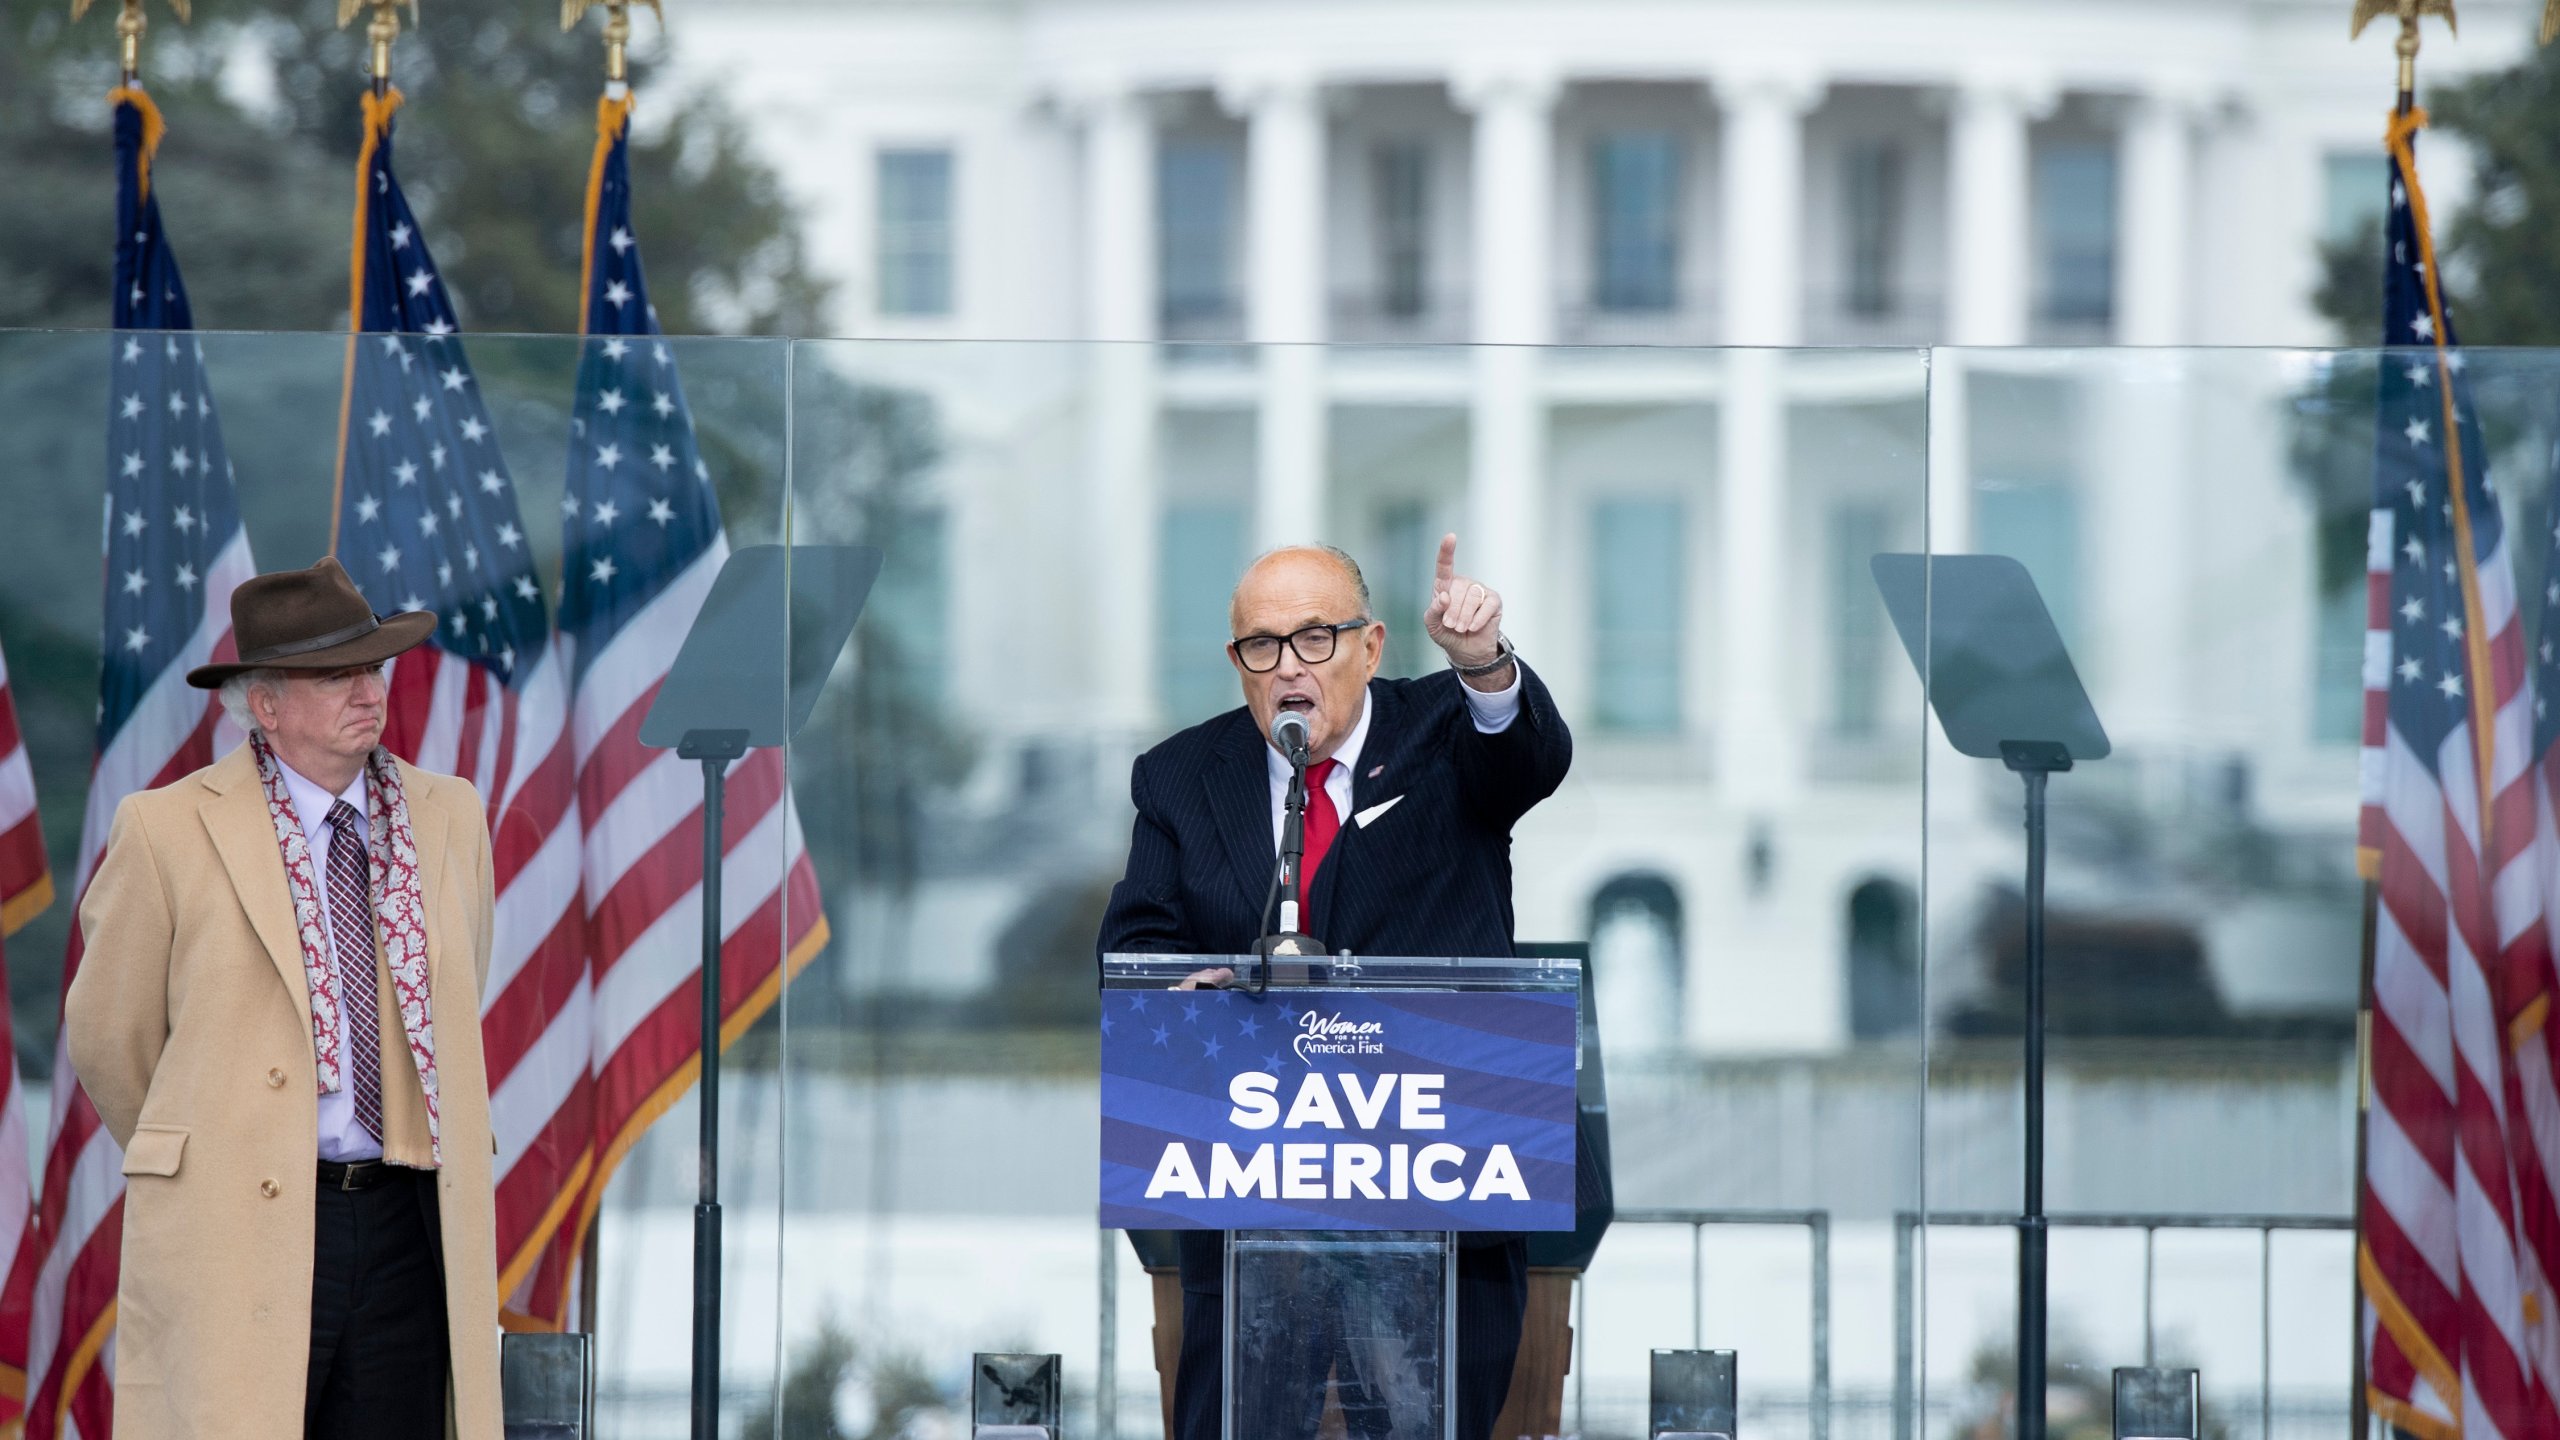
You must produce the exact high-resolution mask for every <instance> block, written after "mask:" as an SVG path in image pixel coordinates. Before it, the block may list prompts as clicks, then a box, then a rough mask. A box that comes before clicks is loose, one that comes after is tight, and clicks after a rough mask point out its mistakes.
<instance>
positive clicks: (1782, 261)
mask: <svg viewBox="0 0 2560 1440" xmlns="http://www.w3.org/2000/svg"><path fill="white" fill-rule="evenodd" d="M1823 89H1824V87H1823V85H1822V83H1821V82H1820V81H1818V80H1815V79H1813V78H1811V77H1809V76H1805V75H1797V74H1785V73H1758V74H1747V75H1741V76H1737V77H1734V78H1732V79H1729V80H1719V81H1717V82H1716V86H1715V93H1716V97H1717V99H1718V100H1720V101H1721V102H1722V104H1723V107H1724V165H1723V167H1722V168H1723V172H1724V173H1723V180H1724V184H1723V193H1722V195H1721V197H1720V199H1721V202H1722V203H1721V205H1720V206H1719V208H1720V209H1721V210H1722V212H1723V217H1724V273H1725V274H1726V275H1727V276H1729V277H1732V281H1731V283H1730V284H1729V285H1728V286H1727V288H1726V289H1725V292H1724V295H1723V305H1724V340H1725V343H1726V344H1728V345H1768V346H1785V345H1795V344H1799V343H1801V342H1802V339H1803V335H1804V272H1803V266H1802V260H1801V256H1802V254H1803V251H1804V117H1805V113H1806V112H1807V111H1809V110H1811V109H1812V108H1813V107H1814V106H1815V105H1817V104H1819V103H1820V102H1821V100H1822V94H1823Z"/></svg>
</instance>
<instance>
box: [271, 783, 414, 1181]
mask: <svg viewBox="0 0 2560 1440" xmlns="http://www.w3.org/2000/svg"><path fill="white" fill-rule="evenodd" d="M249 748H250V750H251V752H252V753H254V754H255V755H256V756H257V759H258V784H259V785H260V786H261V787H262V788H264V789H265V791H266V793H267V818H268V819H270V820H272V821H274V822H275V827H276V844H277V846H278V847H279V848H281V849H282V850H283V851H284V873H285V879H286V880H287V881H288V882H289V883H290V884H291V886H292V888H293V927H294V930H295V932H296V933H297V934H299V935H300V936H301V937H302V978H303V981H304V982H305V984H306V985H307V986H308V988H309V989H310V992H311V1055H312V1058H313V1059H314V1060H315V1061H316V1062H317V1063H318V1069H319V1072H320V1091H321V1093H322V1094H328V1093H330V1092H332V1091H334V1090H336V1089H338V1088H339V1086H340V1085H341V1084H343V1083H344V1073H345V1072H344V1070H343V1069H342V1068H341V1063H340V1061H341V1057H340V1056H339V1054H338V1032H339V1029H340V1027H339V1024H338V974H337V968H336V967H335V966H333V965H331V964H330V963H329V941H328V928H327V926H326V925H325V924H324V923H323V922H322V919H321V913H320V887H319V884H318V882H317V880H316V879H315V877H314V873H313V869H312V863H311V844H310V841H309V839H308V838H307V837H306V836H305V835H304V834H303V831H302V821H301V819H300V818H299V817H298V816H297V815H296V814H295V813H294V809H293V800H292V797H291V796H289V795H288V794H287V793H286V792H285V787H284V767H283V766H281V765H280V764H278V763H277V761H276V755H275V751H274V750H273V749H272V748H270V747H269V746H268V744H267V741H266V737H265V736H263V735H251V736H250V737H249ZM365 773H366V777H367V779H368V780H369V782H370V783H369V784H367V785H366V786H365V797H366V804H365V808H366V809H367V810H368V811H369V812H370V819H371V820H372V827H371V828H372V830H373V838H372V841H371V843H370V844H369V845H367V846H366V849H367V850H368V851H370V852H371V855H372V859H373V885H372V895H373V915H374V923H375V926H376V927H377V930H378V932H379V934H380V935H381V938H382V950H383V955H384V957H385V958H386V959H387V960H389V962H390V964H391V987H392V993H393V995H394V996H395V998H397V999H398V1000H399V1002H400V1026H401V1028H402V1029H403V1030H405V1031H407V1032H408V1035H409V1057H410V1058H411V1059H412V1060H414V1061H416V1062H417V1066H418V1082H419V1086H420V1088H421V1089H423V1090H424V1091H425V1092H426V1097H427V1141H428V1144H429V1146H430V1147H431V1151H432V1154H433V1155H434V1157H435V1163H437V1164H439V1165H441V1164H443V1163H444V1131H443V1128H442V1126H441V1125H440V1124H439V1123H438V1115H437V1103H436V1021H435V1007H434V1003H433V997H432V996H431V995H430V994H429V993H428V988H427V904H426V893H425V890H424V887H422V886H421V885H420V884H419V882H418V842H417V839H416V837H415V836H413V835H412V834H411V833H410V831H409V797H408V795H407V794H406V793H405V792H404V791H402V790H401V788H400V767H399V765H398V764H397V763H396V762H394V761H393V760H392V758H391V752H390V751H388V750H384V749H382V748H380V747H379V746H377V747H375V749H374V752H373V754H372V755H371V756H370V757H369V758H368V759H367V760H366V761H365Z"/></svg>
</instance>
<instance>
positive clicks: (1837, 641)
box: [1828, 505, 1886, 738]
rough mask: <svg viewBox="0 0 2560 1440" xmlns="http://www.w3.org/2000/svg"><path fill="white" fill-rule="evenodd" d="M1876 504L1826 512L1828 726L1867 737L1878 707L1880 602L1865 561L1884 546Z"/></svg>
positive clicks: (1883, 530) (1881, 517) (1881, 669)
mask: <svg viewBox="0 0 2560 1440" xmlns="http://www.w3.org/2000/svg"><path fill="white" fill-rule="evenodd" d="M1885 534H1886V519H1885V512H1884V507H1883V506H1881V505H1843V506H1841V507H1840V508H1839V509H1837V510H1834V511H1832V512H1831V555H1830V565H1829V566H1828V569H1829V570H1830V581H1831V584H1830V591H1831V729H1832V731H1833V733H1835V734H1837V735H1840V736H1843V737H1850V738H1864V737H1871V736H1873V735H1874V734H1875V733H1876V722H1877V719H1878V718H1879V712H1880V711H1881V710H1882V709H1883V690H1884V651H1885V646H1884V640H1885V635H1884V628H1885V614H1884V605H1883V604H1882V602H1880V601H1879V600H1878V599H1877V598H1876V587H1875V581H1874V579H1873V578H1872V575H1871V572H1870V571H1869V569H1868V562H1869V561H1870V560H1872V559H1873V558H1874V557H1875V555H1876V554H1877V552H1879V551H1881V550H1883V549H1884V546H1885Z"/></svg>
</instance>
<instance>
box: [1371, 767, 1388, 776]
mask: <svg viewBox="0 0 2560 1440" xmlns="http://www.w3.org/2000/svg"><path fill="white" fill-rule="evenodd" d="M1386 773H1387V767H1386V766H1384V765H1372V766H1370V767H1369V778H1370V779H1372V780H1375V779H1377V778H1378V777H1379V776H1381V775H1384V774H1386Z"/></svg>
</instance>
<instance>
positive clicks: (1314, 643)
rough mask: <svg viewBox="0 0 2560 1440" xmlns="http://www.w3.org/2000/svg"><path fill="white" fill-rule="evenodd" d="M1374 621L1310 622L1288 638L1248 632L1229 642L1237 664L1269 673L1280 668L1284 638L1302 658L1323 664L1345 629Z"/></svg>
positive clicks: (1261, 672)
mask: <svg viewBox="0 0 2560 1440" xmlns="http://www.w3.org/2000/svg"><path fill="white" fill-rule="evenodd" d="M1371 623H1372V622H1371V621H1369V620H1367V619H1365V618H1364V619H1359V620H1345V621H1343V622H1342V623H1341V624H1339V625H1310V626H1308V627H1307V628H1306V629H1304V630H1300V631H1298V632H1296V633H1294V634H1291V635H1288V636H1285V637H1284V636H1279V635H1247V636H1246V637H1244V638H1243V639H1241V640H1230V641H1228V642H1227V649H1229V650H1231V651H1233V652H1234V653H1235V657H1236V663H1237V664H1239V665H1242V666H1243V667H1244V668H1245V669H1247V670H1250V671H1252V672H1253V673H1254V674H1256V675H1267V674H1269V673H1271V672H1272V671H1274V670H1277V669H1279V668H1280V646H1281V644H1282V642H1283V640H1284V639H1285V641H1286V642H1287V644H1288V646H1289V648H1290V649H1291V650H1292V651H1294V652H1296V654H1297V657H1298V658H1299V659H1300V660H1302V661H1304V662H1305V663H1307V664H1309V665H1321V664H1323V663H1324V662H1326V661H1327V660H1330V659H1332V658H1333V651H1334V646H1335V645H1336V644H1337V643H1338V642H1337V640H1336V637H1337V636H1339V635H1341V634H1342V632H1343V631H1345V630H1358V629H1361V628H1363V627H1365V626H1367V625H1369V624H1371Z"/></svg>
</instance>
